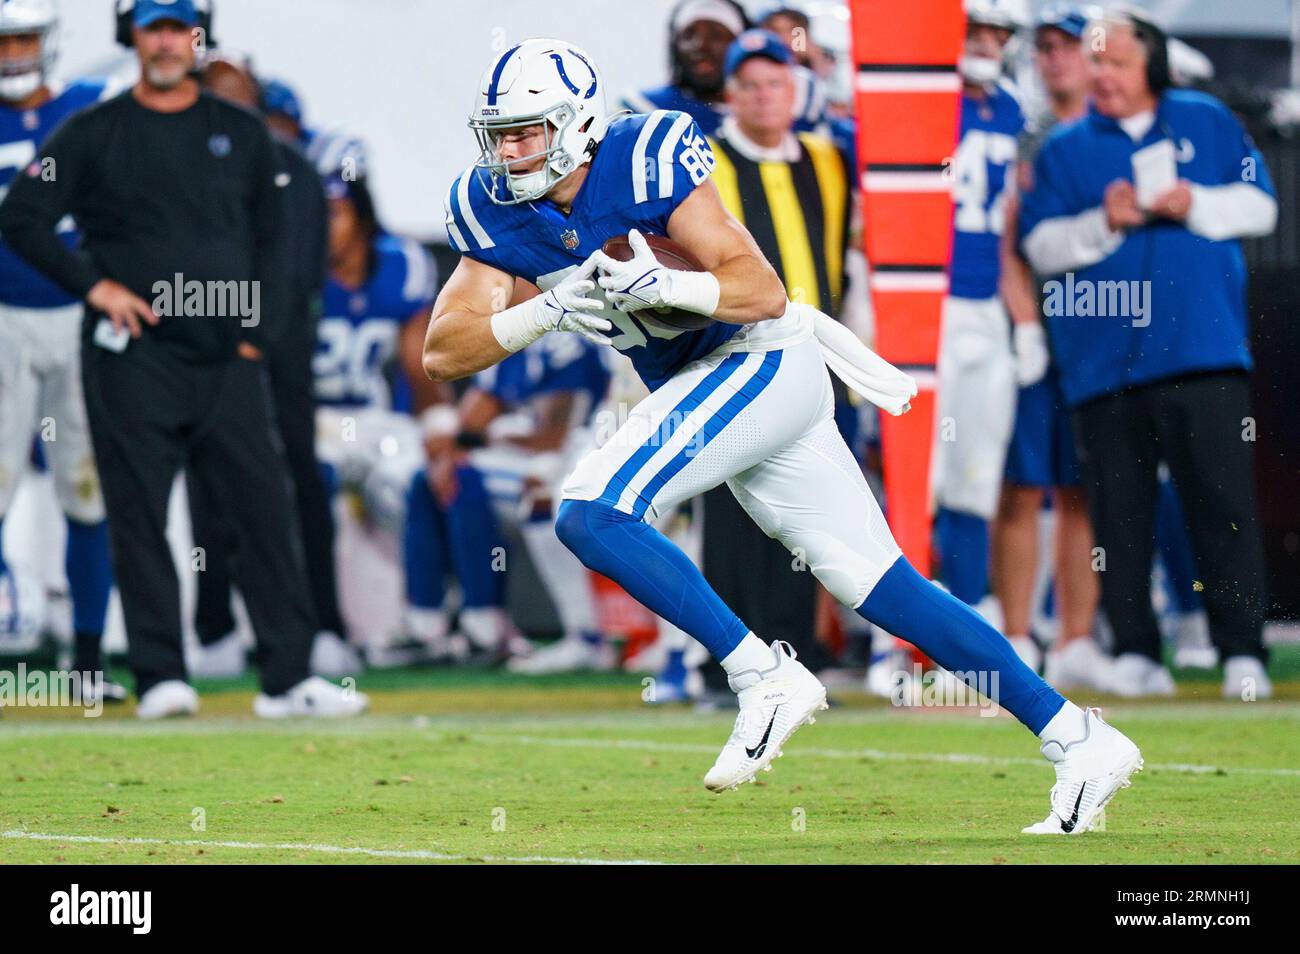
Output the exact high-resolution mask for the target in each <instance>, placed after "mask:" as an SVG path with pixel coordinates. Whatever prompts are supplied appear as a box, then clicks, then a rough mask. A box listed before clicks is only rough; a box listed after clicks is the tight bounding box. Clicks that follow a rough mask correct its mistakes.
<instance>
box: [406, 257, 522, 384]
mask: <svg viewBox="0 0 1300 954" xmlns="http://www.w3.org/2000/svg"><path fill="white" fill-rule="evenodd" d="M514 284H515V280H514V278H512V277H511V276H510V275H507V274H506V273H505V272H503V271H501V270H500V269H496V268H493V267H492V266H490V265H484V264H483V263H482V262H476V261H474V259H472V258H468V257H462V258H461V260H460V263H459V264H458V265H457V266H456V270H455V271H453V272H452V273H451V277H450V278H448V279H447V284H445V285H443V286H442V291H441V292H439V294H438V298H437V300H436V301H435V302H434V303H433V314H432V315H431V316H430V318H429V329H428V331H427V332H425V335H424V356H423V358H422V360H421V364H422V365H423V366H424V373H425V374H426V375H427V376H428V377H429V378H430V380H433V381H455V380H457V379H458V378H464V377H468V376H469V375H471V374H475V373H477V372H479V371H482V370H483V369H484V368H489V367H491V366H492V365H494V364H496V363H498V362H499V361H501V360H502V359H503V358H505V356H506V355H508V354H509V353H510V352H509V351H507V350H506V349H505V348H503V347H502V346H501V342H500V341H498V340H497V338H496V335H494V334H493V333H492V315H493V314H495V313H497V312H499V311H501V310H502V309H503V308H505V306H506V305H507V304H509V302H510V295H511V292H512V291H513V290H514Z"/></svg>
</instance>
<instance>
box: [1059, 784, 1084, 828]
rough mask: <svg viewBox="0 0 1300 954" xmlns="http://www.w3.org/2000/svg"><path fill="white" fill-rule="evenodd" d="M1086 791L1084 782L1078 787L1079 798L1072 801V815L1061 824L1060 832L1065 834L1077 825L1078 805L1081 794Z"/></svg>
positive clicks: (1080, 800) (1081, 797) (1081, 798)
mask: <svg viewBox="0 0 1300 954" xmlns="http://www.w3.org/2000/svg"><path fill="white" fill-rule="evenodd" d="M1087 790H1088V783H1087V782H1084V783H1083V784H1082V785H1081V786H1079V797H1078V798H1076V799H1075V800H1074V814H1073V815H1071V816H1070V820H1069V821H1063V822H1061V830H1062V831H1064V832H1065V833H1066V834H1069V833H1070V832H1072V831H1074V826H1075V825H1077V824H1079V803H1080V802H1082V801H1083V793H1084V792H1086V791H1087Z"/></svg>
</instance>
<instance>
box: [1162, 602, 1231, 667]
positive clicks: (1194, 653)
mask: <svg viewBox="0 0 1300 954" xmlns="http://www.w3.org/2000/svg"><path fill="white" fill-rule="evenodd" d="M1171 628H1172V629H1173V631H1174V668H1175V669H1213V668H1214V667H1215V666H1217V665H1218V664H1219V651H1218V650H1217V649H1215V648H1214V643H1213V642H1211V640H1210V622H1209V619H1208V618H1207V617H1206V615H1205V611H1204V610H1198V611H1197V612H1194V613H1179V614H1177V615H1175V616H1174V617H1173V621H1172V626H1171Z"/></svg>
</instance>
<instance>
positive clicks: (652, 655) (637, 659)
mask: <svg viewBox="0 0 1300 954" xmlns="http://www.w3.org/2000/svg"><path fill="white" fill-rule="evenodd" d="M666 665H668V641H667V640H664V639H656V640H655V641H654V642H652V643H650V644H648V645H646V646H643V647H641V649H640V650H638V651H637V652H635V653H633V654H632V655H631V656H628V657H627V659H624V660H623V671H624V672H649V673H655V672H659V671H660V670H661V669H663V668H664V666H666Z"/></svg>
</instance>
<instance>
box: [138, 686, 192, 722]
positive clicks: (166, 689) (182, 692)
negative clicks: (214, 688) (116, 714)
mask: <svg viewBox="0 0 1300 954" xmlns="http://www.w3.org/2000/svg"><path fill="white" fill-rule="evenodd" d="M198 711H199V694H198V693H197V692H195V691H194V687H193V686H191V685H190V684H189V683H187V682H181V681H180V680H179V679H167V680H164V681H163V682H160V683H158V684H157V685H155V686H153V687H152V688H150V689H149V690H148V691H146V692H145V694H144V695H142V696H141V697H140V701H139V702H138V703H136V706H135V714H136V717H137V718H140V719H167V718H170V717H171V716H191V715H194V713H196V712H198Z"/></svg>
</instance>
